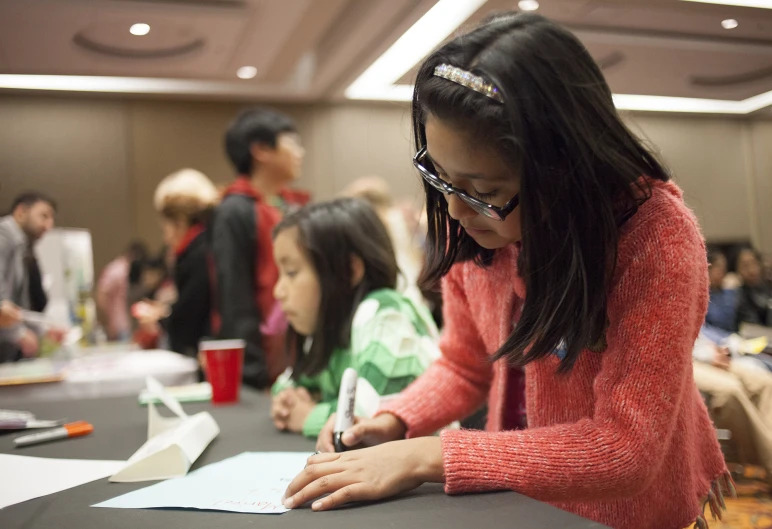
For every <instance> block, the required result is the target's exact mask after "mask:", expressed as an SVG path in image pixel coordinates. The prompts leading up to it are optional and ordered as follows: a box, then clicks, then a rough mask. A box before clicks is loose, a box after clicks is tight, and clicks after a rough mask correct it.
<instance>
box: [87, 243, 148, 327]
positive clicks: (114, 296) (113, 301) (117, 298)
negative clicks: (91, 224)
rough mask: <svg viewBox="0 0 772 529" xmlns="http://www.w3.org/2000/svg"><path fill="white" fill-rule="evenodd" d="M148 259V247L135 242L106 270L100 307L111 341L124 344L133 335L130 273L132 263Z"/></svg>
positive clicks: (99, 293)
mask: <svg viewBox="0 0 772 529" xmlns="http://www.w3.org/2000/svg"><path fill="white" fill-rule="evenodd" d="M145 259H147V246H146V245H145V243H144V242H142V241H133V242H132V243H131V244H129V246H128V248H126V250H125V251H124V252H123V253H122V254H121V255H119V256H118V257H116V258H115V259H113V260H112V261H110V262H109V263H108V264H107V266H105V268H104V270H103V271H102V274H101V276H100V277H99V281H98V282H97V289H96V304H97V308H98V309H99V311H100V313H101V314H102V315H103V318H104V322H105V331H106V334H107V339H108V340H113V341H121V342H124V341H126V340H128V339H129V337H130V336H131V320H130V318H129V300H128V290H129V271H130V268H131V263H133V262H137V261H144V260H145Z"/></svg>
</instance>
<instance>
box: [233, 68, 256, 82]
mask: <svg viewBox="0 0 772 529" xmlns="http://www.w3.org/2000/svg"><path fill="white" fill-rule="evenodd" d="M256 75H257V68H255V67H254V66H242V67H241V68H239V69H238V70H237V71H236V76H237V77H238V78H239V79H252V78H253V77H254V76H256Z"/></svg>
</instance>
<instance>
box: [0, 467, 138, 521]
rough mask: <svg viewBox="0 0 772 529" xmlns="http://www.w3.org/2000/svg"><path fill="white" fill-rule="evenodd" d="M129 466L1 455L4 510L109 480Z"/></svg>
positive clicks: (0, 488)
mask: <svg viewBox="0 0 772 529" xmlns="http://www.w3.org/2000/svg"><path fill="white" fill-rule="evenodd" d="M125 464H126V462H125V461H92V460H88V459H49V458H45V457H29V456H17V455H11V454H0V476H2V477H1V478H0V509H2V508H4V507H8V506H9V505H13V504H15V503H21V502H23V501H27V500H31V499H32V498H39V497H40V496H47V495H48V494H53V493H54V492H59V491H60V490H65V489H71V488H72V487H77V486H78V485H83V484H84V483H90V482H91V481H95V480H97V479H102V478H106V477H107V476H109V475H111V474H113V473H114V472H116V471H117V470H118V469H119V468H121V467H122V466H123V465H125Z"/></svg>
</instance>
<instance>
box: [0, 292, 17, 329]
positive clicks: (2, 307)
mask: <svg viewBox="0 0 772 529" xmlns="http://www.w3.org/2000/svg"><path fill="white" fill-rule="evenodd" d="M19 323H21V309H20V308H19V307H17V306H16V305H15V304H14V303H13V302H11V301H8V300H7V299H6V300H4V301H3V302H2V303H0V329H7V328H8V327H13V326H14V325H18V324H19Z"/></svg>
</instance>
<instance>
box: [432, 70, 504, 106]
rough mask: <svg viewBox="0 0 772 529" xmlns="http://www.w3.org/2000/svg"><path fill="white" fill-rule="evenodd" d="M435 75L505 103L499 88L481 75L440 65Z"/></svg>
mask: <svg viewBox="0 0 772 529" xmlns="http://www.w3.org/2000/svg"><path fill="white" fill-rule="evenodd" d="M434 75H435V76H436V77H442V78H443V79H447V80H448V81H453V82H454V83H458V84H460V85H461V86H465V87H467V88H469V89H470V90H474V91H475V92H478V93H480V94H482V95H484V96H487V97H490V98H491V99H495V100H496V101H498V102H499V103H503V102H504V98H503V97H501V92H499V89H498V88H496V87H495V86H493V85H492V84H491V83H489V82H487V81H485V79H483V78H482V77H480V76H479V75H474V74H473V73H471V72H467V71H466V70H462V69H461V68H456V67H455V66H451V65H450V64H440V65H439V66H437V67H436V68H435V69H434Z"/></svg>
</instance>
